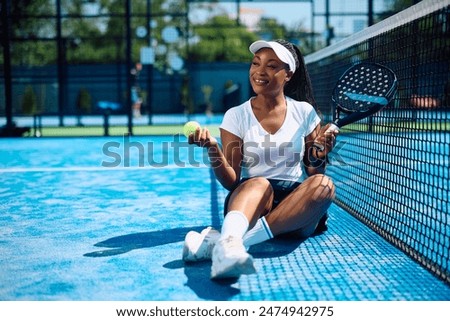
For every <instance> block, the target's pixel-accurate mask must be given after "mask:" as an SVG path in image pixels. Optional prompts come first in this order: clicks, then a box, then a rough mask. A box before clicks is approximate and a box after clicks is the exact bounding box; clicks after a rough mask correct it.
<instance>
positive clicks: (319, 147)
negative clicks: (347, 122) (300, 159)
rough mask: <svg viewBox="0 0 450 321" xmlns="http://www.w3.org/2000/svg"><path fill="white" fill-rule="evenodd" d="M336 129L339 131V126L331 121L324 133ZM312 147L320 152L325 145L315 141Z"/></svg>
mask: <svg viewBox="0 0 450 321" xmlns="http://www.w3.org/2000/svg"><path fill="white" fill-rule="evenodd" d="M336 130H337V131H339V126H338V125H336V124H335V123H331V126H330V127H329V128H328V129H327V130H326V131H325V134H326V133H331V132H334V131H336ZM314 147H315V148H317V149H318V150H319V151H320V152H322V151H323V150H324V149H325V146H323V145H322V144H319V143H316V142H314Z"/></svg>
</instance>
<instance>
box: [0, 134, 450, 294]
mask: <svg viewBox="0 0 450 321" xmlns="http://www.w3.org/2000/svg"><path fill="white" fill-rule="evenodd" d="M202 153H203V152H202V150H201V149H199V148H193V147H188V146H187V144H186V142H185V138H184V137H183V138H180V137H178V136H176V137H172V136H170V137H169V136H167V137H132V138H127V137H125V138H124V137H114V138H105V137H103V138H40V139H33V138H28V139H21V138H19V139H2V140H0V173H1V174H0V212H1V215H0V226H1V233H0V253H1V256H0V271H1V273H0V300H3V301H20V300H52V301H53V300H55V301H56V300H70V301H78V300H88V301H91V300H92V301H109V300H125V301H126V300H154V301H172V300H174V301H175V300H176V301H181V300H183V301H184V300H193V301H197V300H221V301H227V300H229V301H238V300H239V301H245V300H280V301H281V300H283V301H290V300H301V301H305V300H314V301H316V300H317V301H322V300H333V301H343V300H348V301H355V300H424V301H437V300H439V301H442V300H443V301H447V300H450V287H449V286H448V285H447V284H445V283H444V282H443V281H441V280H439V279H437V278H436V277H435V276H434V275H432V274H431V273H430V272H429V271H427V270H426V269H424V268H423V267H422V266H420V265H419V264H418V263H416V262H415V261H413V260H412V259H411V258H410V257H408V256H407V255H405V254H404V253H403V252H401V251H400V250H399V249H397V248H395V247H394V246H392V245H391V244H390V243H388V242H387V241H386V240H384V239H383V238H382V237H381V236H379V235H377V234H376V233H375V232H374V231H372V230H371V229H370V228H368V227H366V226H365V225H364V224H362V223H361V222H360V221H358V220H357V219H356V218H354V217H353V216H351V215H350V214H348V213H347V212H345V211H344V210H343V209H341V208H340V207H338V206H337V205H332V207H331V208H330V210H329V215H330V220H329V230H328V231H327V232H326V233H324V234H322V235H317V236H315V237H311V238H309V239H307V240H304V241H299V240H292V239H276V240H272V241H269V242H265V243H262V244H260V245H257V246H253V247H252V248H251V253H252V254H253V255H254V257H255V262H256V267H257V269H258V273H257V274H254V275H249V276H242V277H241V278H239V279H238V280H230V281H227V282H213V281H211V280H210V278H209V274H210V262H202V263H195V264H185V263H184V262H183V261H182V260H181V252H182V246H183V239H184V236H185V234H186V233H187V232H188V231H190V230H197V231H201V230H202V229H203V228H204V227H206V226H209V225H213V226H215V227H219V226H220V224H221V220H222V210H223V200H224V198H225V196H226V191H225V190H224V189H223V188H222V187H221V186H220V185H219V184H218V183H217V182H216V181H215V179H214V176H213V174H212V171H211V169H210V168H208V166H207V165H206V162H205V159H204V156H203V154H202Z"/></svg>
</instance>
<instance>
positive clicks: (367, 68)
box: [314, 62, 397, 151]
mask: <svg viewBox="0 0 450 321" xmlns="http://www.w3.org/2000/svg"><path fill="white" fill-rule="evenodd" d="M396 92H397V77H396V75H395V73H394V72H393V71H392V70H391V69H389V68H387V67H385V66H383V65H380V64H377V63H369V62H363V63H359V64H356V65H354V66H352V67H350V68H349V69H347V71H346V72H344V74H343V75H342V76H341V77H340V78H339V80H338V82H337V83H336V85H335V86H334V89H333V93H332V97H331V100H332V102H333V122H332V123H331V126H330V127H329V128H328V129H327V131H326V132H325V133H328V132H332V131H339V129H340V128H341V127H343V126H345V125H348V124H351V123H354V122H356V121H358V120H360V119H363V118H365V117H368V116H370V115H373V114H375V113H376V112H378V111H379V110H381V109H382V108H384V107H385V106H386V105H387V104H389V102H390V101H391V100H392V98H393V97H394V95H395V93H396ZM341 113H344V114H345V115H344V116H343V117H341ZM314 147H316V148H318V149H319V151H323V150H324V146H323V145H321V144H319V143H314Z"/></svg>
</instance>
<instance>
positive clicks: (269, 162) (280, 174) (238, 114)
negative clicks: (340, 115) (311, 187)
mask: <svg viewBox="0 0 450 321" xmlns="http://www.w3.org/2000/svg"><path fill="white" fill-rule="evenodd" d="M250 101H251V99H250V100H248V101H246V102H245V103H243V104H242V105H239V106H236V107H233V108H230V109H229V110H228V111H227V112H226V113H225V115H224V117H223V120H222V124H221V125H220V128H222V129H225V130H227V131H229V132H230V133H232V134H234V135H236V136H238V137H240V138H241V139H242V140H243V144H244V146H243V152H244V157H243V163H242V178H249V177H256V176H258V177H266V178H271V179H279V180H287V181H296V182H300V181H302V175H303V166H302V161H303V154H304V149H305V137H306V136H307V135H309V134H310V133H311V132H312V131H313V130H314V128H315V127H316V126H317V124H319V123H320V118H319V116H318V115H317V113H316V111H315V110H314V107H313V106H311V105H310V104H309V103H307V102H304V101H301V102H300V101H296V100H294V99H292V98H289V97H286V103H287V113H286V118H285V120H284V123H283V125H282V126H281V127H280V129H279V130H278V131H277V132H276V133H275V134H270V133H268V132H267V131H266V130H265V129H264V128H263V127H262V126H261V124H260V123H259V122H258V120H257V118H256V116H255V114H254V113H253V110H252V107H251V104H250Z"/></svg>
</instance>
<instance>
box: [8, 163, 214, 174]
mask: <svg viewBox="0 0 450 321" xmlns="http://www.w3.org/2000/svg"><path fill="white" fill-rule="evenodd" d="M199 168H202V169H205V168H209V166H206V165H199V166H191V165H189V166H184V167H183V166H178V165H173V164H172V165H167V166H161V167H156V166H144V167H139V166H129V167H123V166H117V167H102V166H98V167H97V166H89V167H88V166H72V167H28V168H25V167H10V168H0V173H34V172H102V171H149V170H158V169H199Z"/></svg>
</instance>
